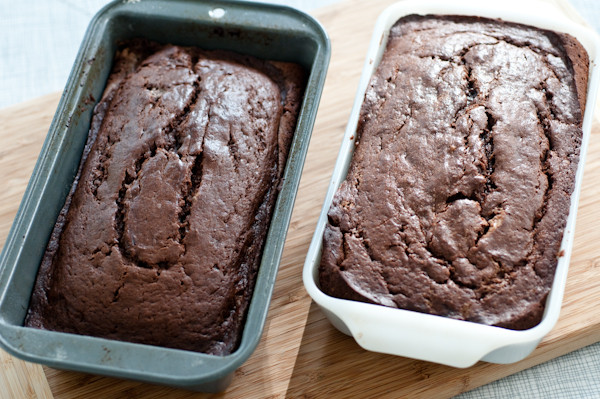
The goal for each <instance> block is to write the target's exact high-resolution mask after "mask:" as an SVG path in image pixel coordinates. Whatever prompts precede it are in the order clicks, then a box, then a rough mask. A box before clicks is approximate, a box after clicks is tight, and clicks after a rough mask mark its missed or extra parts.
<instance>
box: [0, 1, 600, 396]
mask: <svg viewBox="0 0 600 399" xmlns="http://www.w3.org/2000/svg"><path fill="white" fill-rule="evenodd" d="M552 1H554V2H555V3H559V4H560V5H563V4H564V3H563V2H562V0H561V1H559V0H552ZM392 2H393V0H376V1H359V0H352V1H347V2H344V3H341V4H338V5H335V6H332V7H329V8H327V9H322V10H319V11H317V12H315V13H314V15H315V16H316V17H317V18H318V19H319V20H320V21H321V22H322V23H323V25H324V26H325V28H326V29H327V31H328V33H329V34H330V36H331V41H332V50H333V51H332V56H331V64H330V68H329V74H328V78H327V82H326V85H325V90H324V93H323V98H322V100H321V106H320V108H319V114H318V117H317V122H316V125H315V129H314V132H313V138H312V141H311V145H310V149H309V152H308V156H307V159H306V166H305V168H304V174H303V177H302V181H301V184H300V190H299V192H298V197H297V200H296V206H295V209H294V214H293V217H292V222H291V225H290V229H289V233H288V237H287V241H286V246H285V250H284V253H283V258H282V262H281V268H280V271H279V274H278V278H277V283H276V286H275V291H274V294H273V300H272V304H271V307H270V311H269V317H268V319H267V323H266V326H265V330H264V334H263V337H262V340H261V342H260V344H259V346H258V348H257V350H256V352H255V353H254V354H253V355H252V357H251V358H250V359H249V360H248V361H247V362H246V363H245V364H244V365H243V366H242V367H241V368H240V369H239V370H238V371H237V372H236V375H235V377H234V380H233V383H232V385H231V386H230V387H229V389H228V390H227V391H226V392H225V393H223V394H218V395H209V394H196V393H191V392H187V391H183V390H177V389H172V388H167V387H160V386H153V385H149V384H142V383H137V382H132V381H123V380H118V379H112V378H106V377H99V376H94V375H89V374H83V373H76V372H66V371H60V370H55V369H51V368H48V367H42V366H39V365H35V364H31V363H27V362H23V361H21V360H18V359H16V358H13V357H12V356H9V355H8V354H6V353H5V352H2V351H1V350H0V361H1V362H2V367H1V369H0V394H3V395H5V396H3V397H6V398H22V397H27V398H30V397H39V398H53V397H54V398H65V399H66V398H82V397H85V398H103V399H104V398H120V397H127V398H131V397H136V398H190V397H195V398H196V397H197V398H210V397H219V398H221V397H222V398H282V397H286V398H287V397H289V398H297V397H302V398H321V397H328V398H329V397H339V398H347V397H353V398H361V397H364V398H373V397H378V398H383V397H394V398H397V397H407V396H410V397H425V398H429V397H436V398H444V397H450V396H453V395H456V394H458V393H460V392H464V391H467V390H470V389H473V388H475V387H477V386H480V385H483V384H486V383H488V382H491V381H494V380H496V379H499V378H501V377H504V376H506V375H509V374H512V373H515V372H517V371H520V370H523V369H525V368H528V367H531V366H533V365H535V364H539V363H542V362H544V361H547V360H549V359H552V358H554V357H557V356H560V355H562V354H565V353H568V352H571V351H573V350H575V349H578V348H581V347H583V346H585V345H588V344H591V343H594V342H597V341H600V317H598V316H597V315H598V314H600V312H599V311H600V305H599V303H600V246H599V245H598V244H597V243H598V242H600V229H598V228H597V226H596V221H597V220H599V217H598V216H599V213H600V120H599V119H598V117H599V115H600V110H598V108H597V110H596V113H595V116H596V117H595V119H594V125H593V129H592V137H591V142H590V148H589V150H588V158H587V164H586V168H585V175H584V182H583V189H582V194H581V200H580V206H579V215H578V219H577V227H576V234H575V244H574V249H573V255H572V260H571V266H570V272H569V278H568V281H567V288H566V293H565V299H564V303H563V309H562V313H561V317H560V320H559V322H558V324H557V325H556V327H555V328H554V330H552V332H551V333H550V334H549V335H548V336H547V337H546V338H545V339H544V340H543V342H542V343H541V344H540V346H539V347H538V348H537V349H536V351H535V352H534V353H533V354H532V355H531V356H529V357H528V358H527V359H525V360H523V361H521V362H519V363H516V364H512V365H494V364H488V363H478V364H477V365H475V366H473V367H471V368H468V369H454V368H451V367H445V366H440V365H436V364H433V363H426V362H420V361H414V360H410V359H406V358H401V357H394V356H389V355H382V354H377V353H371V352H367V351H364V350H363V349H361V348H360V347H359V346H358V345H357V344H356V343H355V342H354V340H353V339H352V338H350V337H346V336H345V335H343V334H341V333H339V332H338V331H337V330H335V329H334V328H333V327H332V326H331V325H330V324H329V323H328V322H327V320H326V319H325V316H324V315H323V313H321V311H320V310H319V309H318V308H317V306H316V305H315V304H314V303H312V302H311V300H310V298H309V297H308V295H307V294H306V291H305V290H304V288H303V285H302V279H301V273H302V266H303V263H304V257H305V254H306V251H307V249H308V245H309V242H310V239H311V236H312V233H313V228H314V225H315V223H316V220H317V217H318V213H319V210H320V208H321V205H322V202H323V198H324V196H325V191H326V188H327V185H328V182H329V178H330V174H331V171H332V170H333V164H334V162H335V158H336V156H337V151H338V148H339V144H340V140H341V138H342V135H343V131H344V128H345V125H346V121H347V118H348V115H349V113H350V109H351V106H352V101H353V98H354V94H355V91H356V86H357V84H358V78H359V75H360V72H361V68H362V64H363V60H364V56H365V54H366V49H367V45H368V41H369V38H370V35H371V31H372V28H373V26H374V22H375V19H376V17H377V15H378V14H379V13H380V12H381V11H382V10H383V8H385V7H386V6H387V5H388V4H391V3H392ZM565 12H570V10H569V9H568V7H567V8H565ZM58 100H59V94H58V93H56V94H51V95H48V96H45V97H41V98H39V99H36V100H33V101H30V102H27V103H24V104H20V105H17V106H13V107H11V108H7V109H4V110H0V183H1V184H2V190H1V192H0V243H4V241H5V240H6V236H7V234H8V230H9V228H10V224H11V223H12V219H13V218H14V215H15V213H16V211H17V207H18V205H19V202H20V198H21V196H22V194H23V191H24V189H25V186H26V184H27V181H28V179H29V176H30V174H31V171H32V169H33V165H34V163H35V160H36V158H37V155H38V153H39V150H40V148H41V145H42V141H43V139H44V137H45V135H46V132H47V129H48V126H49V125H50V121H51V118H52V116H53V114H54V111H55V109H56V106H57V103H58Z"/></svg>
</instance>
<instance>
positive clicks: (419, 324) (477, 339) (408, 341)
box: [303, 0, 600, 367]
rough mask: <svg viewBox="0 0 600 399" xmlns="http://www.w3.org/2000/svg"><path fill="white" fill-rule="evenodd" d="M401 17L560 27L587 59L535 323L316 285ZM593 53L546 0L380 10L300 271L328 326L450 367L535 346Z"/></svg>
mask: <svg viewBox="0 0 600 399" xmlns="http://www.w3.org/2000/svg"><path fill="white" fill-rule="evenodd" d="M541 9H543V10H544V13H543V15H542V14H540V13H539V10H541ZM409 14H423V15H424V14H450V15H474V16H482V17H488V18H500V19H502V20H506V21H512V22H518V23H522V24H527V25H533V26H536V27H539V28H542V29H550V30H554V31H559V32H566V33H570V34H571V35H573V36H575V37H576V38H577V39H578V40H579V41H580V42H581V44H582V45H583V46H584V47H585V48H586V50H587V52H588V54H589V56H590V76H589V81H588V89H587V104H586V109H585V113H584V120H583V141H582V145H581V153H580V161H579V165H578V169H577V174H576V180H575V189H574V191H573V194H572V196H571V206H570V210H569V215H568V219H567V224H566V227H565V230H564V235H563V240H562V242H561V249H562V251H561V253H563V254H564V255H563V256H561V257H560V258H559V260H558V265H557V268H556V273H555V278H554V282H553V285H552V288H551V291H550V293H549V295H548V299H547V302H546V308H545V313H544V316H543V318H542V321H541V322H540V323H539V324H538V325H537V326H535V327H533V328H530V329H528V330H522V331H516V330H509V329H505V328H500V327H492V326H487V325H483V324H477V323H472V322H468V321H461V320H454V319H450V318H446V317H441V316H434V315H429V314H423V313H417V312H413V311H408V310H402V309H394V308H388V307H384V306H379V305H373V304H368V303H363V302H355V301H349V300H345V299H338V298H334V297H331V296H328V295H326V294H325V293H323V292H322V291H321V290H320V289H319V286H318V267H319V263H320V259H321V251H322V242H323V232H324V229H325V224H326V223H327V212H328V210H329V208H330V206H331V202H332V199H333V196H334V194H335V192H336V190H337V188H338V187H339V185H340V184H341V182H342V181H343V180H344V179H345V177H346V173H347V171H348V167H349V164H350V160H351V158H352V153H353V149H354V146H355V137H356V135H355V132H356V127H357V123H358V118H359V113H360V108H361V105H362V102H363V98H364V96H365V92H366V89H367V85H368V83H369V80H370V79H371V76H372V75H373V73H374V72H375V70H376V68H377V65H378V64H379V61H380V60H381V56H382V54H383V52H384V50H385V47H386V44H387V39H388V35H389V30H390V28H391V27H392V25H393V24H394V23H395V22H396V21H397V20H398V19H400V18H401V17H403V16H406V15H409ZM599 56H600V40H599V38H598V36H597V35H596V34H595V33H594V32H593V31H591V30H590V29H588V28H586V27H584V26H582V25H581V24H579V23H577V22H574V21H573V20H571V19H569V18H567V17H566V16H565V15H564V14H563V13H562V12H560V11H559V10H558V9H557V8H555V7H554V6H552V5H551V4H548V3H547V2H536V1H533V0H532V1H531V2H528V3H526V4H524V3H523V2H522V1H519V0H507V1H505V2H502V3H487V2H486V3H483V2H475V1H469V0H456V1H453V2H451V3H449V2H446V1H442V0H406V1H401V2H398V3H396V4H394V5H392V6H390V7H388V8H387V9H386V10H385V11H383V12H382V13H381V15H380V16H379V19H378V20H377V22H376V24H375V28H374V32H373V36H372V39H371V43H370V46H369V50H368V53H367V58H366V60H365V64H364V68H363V73H362V75H361V79H360V83H359V87H358V91H357V94H356V97H355V100H354V106H353V109H352V113H351V115H350V119H349V121H348V124H347V127H346V132H345V136H344V140H343V141H342V146H341V148H340V152H339V156H338V159H337V162H336V165H335V169H334V172H333V175H332V178H331V182H330V185H329V188H328V191H327V195H326V197H325V202H324V204H323V208H322V210H321V214H320V217H319V220H318V222H317V227H316V230H315V233H314V236H313V239H312V242H311V244H310V248H309V250H308V254H307V257H306V262H305V264H304V270H303V280H304V285H305V287H306V290H307V291H308V293H309V294H310V296H311V297H312V299H313V300H314V301H315V302H316V303H317V304H318V305H319V306H320V307H321V309H322V310H323V312H324V313H325V315H326V316H327V317H328V319H329V320H330V321H331V323H332V324H333V325H334V326H335V327H336V328H338V329H339V330H340V331H342V332H344V333H345V334H348V335H352V336H353V337H354V339H355V340H356V342H357V343H358V344H359V345H360V346H362V347H363V348H365V349H368V350H371V351H375V352H382V353H388V354H393V355H399V356H405V357H410V358H414V359H420V360H426V361H430V362H436V363H441V364H445V365H450V366H454V367H469V366H471V365H473V364H474V363H476V362H477V361H479V360H484V361H488V362H493V363H512V362H516V361H519V360H521V359H523V358H525V357H526V356H527V355H529V354H530V353H531V352H532V351H533V350H534V349H535V347H536V346H537V345H538V343H539V342H540V341H541V340H542V338H543V337H544V336H545V335H546V334H547V333H548V332H549V331H550V330H551V329H552V327H553V326H554V325H555V324H556V321H557V320H558V316H559V313H560V308H561V303H562V297H563V293H564V289H565V283H566V277H567V271H568V266H569V259H570V256H571V248H572V244H573V235H574V231H575V217H576V214H577V204H578V201H579V191H580V189H581V180H582V177H583V166H584V163H585V154H586V151H587V144H588V141H589V136H590V130H591V126H592V119H593V111H594V107H595V103H596V94H597V91H598V84H599V81H600V70H599V68H598V57H599ZM563 251H564V252H563Z"/></svg>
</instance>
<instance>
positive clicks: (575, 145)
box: [319, 16, 588, 329]
mask: <svg viewBox="0 0 600 399" xmlns="http://www.w3.org/2000/svg"><path fill="white" fill-rule="evenodd" d="M587 75H588V57H587V53H586V52H585V50H584V49H583V48H582V46H581V45H580V44H579V43H578V42H577V41H576V40H575V39H574V38H572V37H570V36H568V35H566V34H559V33H555V32H550V31H544V30H540V29H537V28H533V27H528V26H524V25H519V24H514V23H507V22H502V21H499V20H489V19H484V18H477V17H459V16H445V17H442V16H425V17H422V16H408V17H405V18H402V19H401V20H399V21H398V22H397V23H396V24H395V25H394V26H393V28H392V29H391V34H390V39H389V42H388V44H387V48H386V50H385V54H384V56H383V59H382V61H381V63H380V65H379V67H378V68H377V71H376V73H375V74H374V76H373V78H372V80H371V82H370V85H369V87H368V89H367V92H366V95H365V99H364V103H363V106H362V109H361V115H360V120H359V125H358V130H357V140H358V144H357V147H356V149H355V152H354V156H353V159H352V163H351V165H350V169H349V171H348V175H347V177H346V180H345V181H344V182H343V183H342V184H341V186H340V188H339V190H338V192H337V193H336V195H335V197H334V199H333V204H332V206H331V208H330V210H329V213H328V216H329V223H328V224H327V226H326V229H325V234H324V239H323V243H324V247H323V255H322V259H321V264H320V268H319V283H320V287H321V289H322V290H323V291H324V292H325V293H327V294H329V295H332V296H336V297H340V298H347V299H353V300H359V301H366V302H372V303H376V304H381V305H386V306H391V307H398V308H402V309H409V310H414V311H418V312H424V313H430V314H435V315H443V316H447V317H451V318H455V319H461V320H470V321H474V322H478V323H483V324H489V325H495V326H502V327H507V328H512V329H526V328H529V327H532V326H534V325H536V324H537V323H538V322H539V321H540V318H541V316H542V313H543V310H544V302H545V299H546V296H547V294H548V291H549V289H550V287H551V284H552V280H553V276H554V271H555V268H556V263H557V256H558V253H559V250H560V242H561V239H562V236H563V230H564V226H565V223H566V218H567V214H568V210H569V206H570V197H571V193H572V191H573V187H574V178H575V171H576V168H577V164H578V160H579V149H580V144H581V139H582V131H581V124H582V109H583V107H584V106H585V98H586V93H585V90H586V88H587Z"/></svg>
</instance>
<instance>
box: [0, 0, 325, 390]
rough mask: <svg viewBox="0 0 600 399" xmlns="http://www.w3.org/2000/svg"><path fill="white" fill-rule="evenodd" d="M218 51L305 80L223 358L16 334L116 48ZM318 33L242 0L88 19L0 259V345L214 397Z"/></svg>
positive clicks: (301, 144)
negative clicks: (294, 68) (135, 44)
mask: <svg viewBox="0 0 600 399" xmlns="http://www.w3.org/2000/svg"><path fill="white" fill-rule="evenodd" d="M139 37H143V38H147V39H149V40H155V41H158V42H162V43H172V44H177V45H184V46H197V47H200V48H204V49H224V50H231V51H237V52H240V53H244V54H250V55H253V56H256V57H259V58H264V59H270V60H279V61H291V62H296V63H299V64H301V65H302V66H303V67H304V68H305V69H306V70H307V71H309V72H310V73H309V77H308V81H307V86H306V89H305V94H304V100H303V104H302V108H301V111H300V115H299V119H298V123H297V127H296V132H295V135H294V138H293V141H292V145H291V150H290V153H289V156H288V161H287V166H286V170H285V172H284V183H283V185H282V188H281V192H280V193H279V197H278V199H277V203H276V205H275V210H274V213H273V216H272V221H271V225H270V229H269V232H268V236H267V240H266V243H265V247H264V251H263V255H262V261H261V264H260V268H259V272H258V276H257V280H256V286H255V289H254V295H253V297H252V300H251V302H250V306H249V309H248V314H247V319H246V323H245V327H244V331H243V335H242V340H241V344H240V346H239V348H238V349H237V350H236V351H235V352H234V353H232V354H230V355H227V356H213V355H207V354H202V353H196V352H188V351H182V350H174V349H167V348H161V347H154V346H149V345H141V344H133V343H128V342H119V341H112V340H106V339H100V338H95V337H88V336H80V335H72V334H65V333H59V332H53V331H42V330H37V329H33V328H25V327H22V324H23V320H24V318H25V315H26V312H27V307H28V302H29V298H30V296H31V292H32V288H33V284H34V281H35V278H36V273H37V269H38V266H39V264H40V261H41V258H42V256H43V254H44V251H45V248H46V244H47V242H48V239H49V237H50V233H51V232H52V229H53V226H54V224H55V221H56V218H57V216H58V213H59V212H60V210H61V208H62V206H63V204H64V201H65V198H66V196H67V194H68V191H69V189H70V187H71V185H72V182H73V178H74V176H75V174H76V172H77V168H78V164H79V161H80V157H81V153H82V150H83V147H84V145H85V142H86V138H87V133H88V130H89V127H90V121H91V117H92V112H93V108H94V106H95V103H96V101H97V99H100V97H101V95H102V92H103V90H104V86H105V82H106V79H107V77H108V75H109V73H110V70H111V66H112V63H113V56H114V54H115V50H116V45H117V42H119V41H121V40H127V39H131V38H139ZM329 56H330V46H329V39H328V37H327V34H326V33H325V31H324V30H323V28H322V27H321V25H320V24H319V23H318V22H317V21H315V20H314V19H312V18H311V17H310V16H308V15H306V14H304V13H302V12H300V11H297V10H294V9H292V8H288V7H282V6H274V5H266V4H258V3H251V2H246V1H225V0H221V1H211V2H200V1H189V0H175V1H167V0H145V1H143V2H123V1H115V2H113V3H111V4H109V5H108V6H106V7H105V8H103V9H102V10H101V11H100V12H99V13H98V14H97V15H96V16H95V17H94V19H93V20H92V22H91V24H90V26H89V28H88V30H87V33H86V35H85V37H84V39H83V42H82V45H81V48H80V50H79V53H78V55H77V58H76V61H75V64H74V67H73V69H72V71H71V75H70V77H69V80H68V82H67V86H66V88H65V91H64V93H63V95H62V98H61V100H60V103H59V105H58V109H57V111H56V114H55V116H54V119H53V121H52V124H51V126H50V130H49V133H48V136H47V138H46V141H45V142H44V145H43V148H42V151H41V154H40V156H39V159H38V161H37V164H36V166H35V169H34V171H33V175H32V177H31V180H30V182H29V185H28V186H27V189H26V191H25V194H24V196H23V200H22V203H21V205H20V208H19V211H18V213H17V216H16V218H15V220H14V223H13V226H12V228H11V230H10V233H9V236H8V239H7V241H6V244H5V246H4V249H3V252H2V255H1V257H0V344H1V345H2V347H3V348H4V349H5V350H6V351H8V352H9V353H11V354H12V355H14V356H17V357H20V358H22V359H25V360H28V361H32V362H37V363H43V364H46V365H48V366H51V367H56V368H61V369H69V370H77V371H83V372H89V373H96V374H102V375H107V376H113V377H119V378H129V379H134V380H140V381H147V382H152V383H159V384H166V385H171V386H176V387H182V388H188V389H193V390H201V391H210V392H216V391H221V390H224V389H225V388H226V387H227V385H228V384H229V382H230V381H231V378H232V375H233V372H234V371H235V370H236V369H237V368H238V367H239V366H240V365H241V364H242V363H243V362H244V361H245V360H246V359H247V358H248V357H249V356H250V354H251V353H252V352H253V351H254V349H255V347H256V345H257V344H258V342H259V340H260V336H261V334H262V329H263V326H264V323H265V319H266V316H267V311H268V308H269V303H270V299H271V294H272V291H273V286H274V282H275V278H276V274H277V270H278V267H279V261H280V258H281V253H282V250H283V244H284V241H285V236H286V233H287V229H288V225H289V221H290V217H291V213H292V208H293V204H294V200H295V196H296V191H297V187H298V184H299V180H300V175H301V172H302V168H303V164H304V159H305V155H306V151H307V148H308V144H309V140H310V135H311V133H312V127H313V124H314V120H315V116H316V112H317V107H318V103H319V100H320V97H321V92H322V88H323V83H324V80H325V75H326V71H327V66H328V63H329Z"/></svg>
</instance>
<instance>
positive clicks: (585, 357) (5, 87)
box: [0, 0, 600, 399]
mask: <svg viewBox="0 0 600 399" xmlns="http://www.w3.org/2000/svg"><path fill="white" fill-rule="evenodd" d="M337 1H339V0H287V1H286V0H271V2H273V3H283V4H287V5H290V6H293V7H297V8H300V9H302V10H304V11H309V10H311V9H313V8H316V7H322V6H325V5H328V4H332V3H335V2H337ZM107 2H108V1H107V0H81V1H78V0H23V1H19V0H17V1H11V0H0V108H3V107H6V106H9V105H12V104H16V103H19V102H22V101H26V100H29V99H32V98H34V97H38V96H41V95H44V94H48V93H52V92H56V91H59V90H62V89H63V88H64V86H65V83H66V81H67V78H68V75H69V72H70V70H71V66H72V64H73V61H74V59H75V55H76V54H77V50H78V48H79V44H80V42H81V40H82V38H83V34H84V32H85V29H86V27H87V25H88V23H89V21H90V20H91V18H92V16H93V15H94V14H95V13H96V11H98V10H99V9H100V8H101V7H102V6H103V5H104V4H106V3H107ZM571 2H572V3H573V5H574V6H575V8H576V9H577V10H578V11H579V13H580V14H581V15H582V16H583V17H584V18H585V19H586V20H587V21H588V22H589V23H590V24H591V25H592V26H593V27H594V28H595V29H596V31H599V32H600V1H599V0H571ZM0 129H2V126H0ZM599 317H600V316H599ZM457 398H460V399H479V398H507V399H508V398H510V399H514V398H528V399H529V398H600V343H598V344H595V345H591V346H588V347H586V348H583V349H581V350H578V351H575V352H573V353H570V354H568V355H565V356H562V357H560V358H558V359H554V360H552V361H549V362H547V363H544V364H541V365H539V366H537V367H534V368H531V369H529V370H525V371H523V372H520V373H517V374H514V375H512V376H510V377H507V378H504V379H501V380H499V381H496V382H494V383H491V384H488V385H485V386H483V387H480V388H478V389H475V390H473V391H470V392H467V393H465V394H462V395H460V396H458V397H457Z"/></svg>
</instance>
